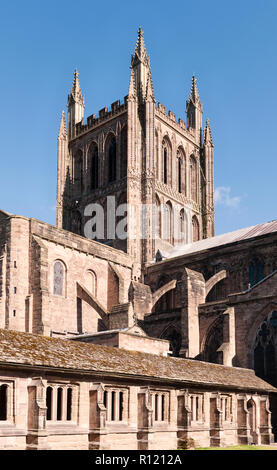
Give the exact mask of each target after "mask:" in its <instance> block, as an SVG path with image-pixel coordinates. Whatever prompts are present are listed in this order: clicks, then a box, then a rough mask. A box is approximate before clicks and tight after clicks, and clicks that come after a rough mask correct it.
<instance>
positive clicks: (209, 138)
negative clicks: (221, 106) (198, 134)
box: [204, 119, 213, 147]
mask: <svg viewBox="0 0 277 470" xmlns="http://www.w3.org/2000/svg"><path fill="white" fill-rule="evenodd" d="M209 144H210V145H211V146H212V147H213V138H212V132H211V126H210V120H209V119H207V121H206V127H205V129H204V145H209Z"/></svg>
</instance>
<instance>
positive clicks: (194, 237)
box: [192, 215, 200, 242]
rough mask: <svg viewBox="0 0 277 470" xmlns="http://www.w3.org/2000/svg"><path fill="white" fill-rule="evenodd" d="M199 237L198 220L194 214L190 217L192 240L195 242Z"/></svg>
mask: <svg viewBox="0 0 277 470" xmlns="http://www.w3.org/2000/svg"><path fill="white" fill-rule="evenodd" d="M199 238H200V233H199V222H198V219H197V217H196V215H194V216H193V217H192V241H194V242H197V241H198V240H199Z"/></svg>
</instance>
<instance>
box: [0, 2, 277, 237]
mask: <svg viewBox="0 0 277 470" xmlns="http://www.w3.org/2000/svg"><path fill="white" fill-rule="evenodd" d="M276 24H277V2H276V0H263V1H259V0H251V1H249V0H240V1H238V0H232V1H231V2H227V0H221V1H219V0H209V1H207V0H205V1H203V0H199V1H198V2H193V1H191V0H190V1H186V0H183V1H179V0H172V1H171V2H168V1H164V0H160V1H153V0H152V1H151V0H149V1H146V0H142V1H140V2H130V1H125V0H123V1H122V0H121V1H118V2H114V1H110V0H107V1H106V2H99V1H88V0H82V1H80V2H76V1H72V0H67V1H65V0H56V1H53V0H48V1H47V2H46V1H39V0H36V1H33V0H26V1H24V2H22V0H20V1H19V0H11V1H10V2H9V3H7V2H5V4H4V2H2V4H1V6H0V43H1V66H2V67H1V68H2V73H1V76H0V89H1V106H0V109H1V112H0V129H1V131H0V132H1V143H2V145H1V167H0V168H1V170H0V171H1V184H0V207H1V208H2V209H4V210H6V211H8V212H12V213H17V214H22V215H25V216H27V217H35V218H38V219H40V220H44V221H46V222H49V223H52V224H55V210H54V208H55V198H56V143H57V133H58V127H59V122H60V117H61V112H62V110H63V109H64V110H66V101H67V93H68V92H69V90H70V88H71V84H72V79H73V71H74V69H75V68H76V67H77V68H78V70H79V73H80V77H79V78H80V83H81V87H82V91H83V93H84V94H85V104H86V110H85V116H86V117H87V116H88V115H90V114H92V113H97V112H98V110H99V109H101V108H103V107H104V106H109V105H110V104H111V103H112V102H113V101H115V100H117V99H123V98H124V96H125V95H126V94H127V92H128V83H129V73H130V69H129V66H130V55H131V53H132V52H133V50H134V47H135V43H136V35H137V29H138V27H139V26H141V27H142V28H143V30H144V37H145V43H146V47H147V50H148V53H149V54H150V60H151V68H152V77H153V82H154V90H155V96H156V99H157V101H160V102H161V103H163V104H164V105H166V107H167V109H171V110H172V111H174V112H175V113H176V114H177V117H178V118H179V117H180V118H183V119H184V118H185V102H186V99H187V97H188V95H189V90H190V85H191V76H192V75H193V74H195V75H196V76H197V79H198V89H199V93H200V97H201V100H202V102H203V108H204V119H206V118H210V120H211V126H212V133H213V140H214V144H215V188H216V233H217V234H219V233H224V232H228V231H232V230H235V229H238V228H242V227H245V226H248V225H254V224H258V223H262V222H265V221H270V220H273V219H276V218H277V211H276V202H275V201H276V183H275V181H276V175H277V150H276V125H277V122H276V109H277V87H276V77H277V63H276V44H277V32H276V31H277V28H276Z"/></svg>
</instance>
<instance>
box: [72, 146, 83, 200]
mask: <svg viewBox="0 0 277 470" xmlns="http://www.w3.org/2000/svg"><path fill="white" fill-rule="evenodd" d="M73 185H74V192H75V194H76V195H78V194H81V193H82V192H83V190H84V181H83V153H82V151H81V150H78V152H77V153H76V155H75V157H74V161H73Z"/></svg>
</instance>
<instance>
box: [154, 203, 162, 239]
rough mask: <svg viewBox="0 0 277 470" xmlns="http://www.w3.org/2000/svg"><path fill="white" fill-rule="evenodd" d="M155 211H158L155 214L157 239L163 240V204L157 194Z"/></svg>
mask: <svg viewBox="0 0 277 470" xmlns="http://www.w3.org/2000/svg"><path fill="white" fill-rule="evenodd" d="M155 203H156V206H155V209H156V214H155V225H156V237H158V238H162V212H161V202H160V199H159V196H158V195H157V194H156V199H155Z"/></svg>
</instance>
